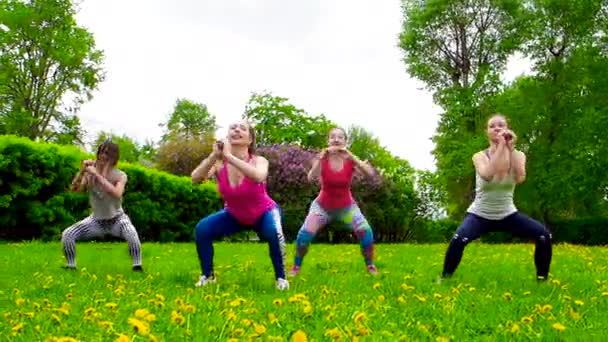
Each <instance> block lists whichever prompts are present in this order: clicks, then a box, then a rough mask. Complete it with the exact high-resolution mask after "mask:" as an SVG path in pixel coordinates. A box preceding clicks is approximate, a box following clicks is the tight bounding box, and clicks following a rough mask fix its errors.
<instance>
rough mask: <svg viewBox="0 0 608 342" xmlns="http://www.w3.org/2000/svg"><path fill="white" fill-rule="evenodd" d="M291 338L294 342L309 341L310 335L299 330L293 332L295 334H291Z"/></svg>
mask: <svg viewBox="0 0 608 342" xmlns="http://www.w3.org/2000/svg"><path fill="white" fill-rule="evenodd" d="M291 339H292V340H293V342H307V341H308V337H306V333H305V332H303V331H302V330H298V331H296V332H295V333H293V335H292V336H291Z"/></svg>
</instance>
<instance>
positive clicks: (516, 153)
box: [513, 150, 526, 159]
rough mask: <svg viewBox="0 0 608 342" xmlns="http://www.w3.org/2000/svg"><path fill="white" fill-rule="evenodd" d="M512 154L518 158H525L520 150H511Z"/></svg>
mask: <svg viewBox="0 0 608 342" xmlns="http://www.w3.org/2000/svg"><path fill="white" fill-rule="evenodd" d="M513 156H514V157H515V158H518V159H526V154H525V153H524V152H522V151H520V150H513Z"/></svg>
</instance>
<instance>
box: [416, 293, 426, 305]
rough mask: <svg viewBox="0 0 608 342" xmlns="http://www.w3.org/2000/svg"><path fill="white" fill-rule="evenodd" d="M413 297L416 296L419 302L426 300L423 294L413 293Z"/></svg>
mask: <svg viewBox="0 0 608 342" xmlns="http://www.w3.org/2000/svg"><path fill="white" fill-rule="evenodd" d="M414 297H416V299H418V300H419V301H420V302H421V303H424V302H426V298H424V297H423V296H419V295H414Z"/></svg>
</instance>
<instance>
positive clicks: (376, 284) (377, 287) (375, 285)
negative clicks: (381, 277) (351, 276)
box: [372, 283, 380, 289]
mask: <svg viewBox="0 0 608 342" xmlns="http://www.w3.org/2000/svg"><path fill="white" fill-rule="evenodd" d="M372 287H373V288H374V289H379V288H380V283H375V284H374V286H372Z"/></svg>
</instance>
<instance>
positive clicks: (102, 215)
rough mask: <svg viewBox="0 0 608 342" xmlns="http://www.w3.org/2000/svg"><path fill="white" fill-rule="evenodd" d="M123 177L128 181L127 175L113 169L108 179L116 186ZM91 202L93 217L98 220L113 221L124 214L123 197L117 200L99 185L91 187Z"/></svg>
mask: <svg viewBox="0 0 608 342" xmlns="http://www.w3.org/2000/svg"><path fill="white" fill-rule="evenodd" d="M123 177H124V178H125V179H126V177H127V175H126V174H125V173H124V172H123V171H121V170H119V169H117V168H113V169H112V170H111V171H110V172H109V173H108V176H107V177H106V179H107V180H108V181H109V182H110V183H112V184H114V183H115V182H116V181H118V180H119V179H121V178H123ZM89 201H90V203H91V209H92V211H93V217H95V218H96V219H101V220H106V219H111V218H114V217H116V216H118V215H120V214H122V213H123V209H122V197H120V198H116V197H113V196H111V195H110V194H108V193H106V192H105V191H104V190H102V188H101V187H100V186H99V185H98V184H91V185H90V186H89Z"/></svg>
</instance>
